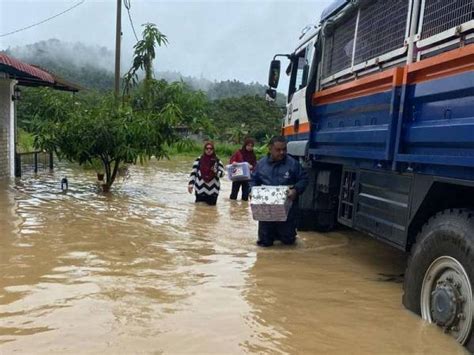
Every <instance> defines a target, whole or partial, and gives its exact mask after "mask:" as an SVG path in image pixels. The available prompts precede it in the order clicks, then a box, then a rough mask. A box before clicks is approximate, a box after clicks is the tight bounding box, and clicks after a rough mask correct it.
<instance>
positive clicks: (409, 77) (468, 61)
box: [403, 44, 474, 85]
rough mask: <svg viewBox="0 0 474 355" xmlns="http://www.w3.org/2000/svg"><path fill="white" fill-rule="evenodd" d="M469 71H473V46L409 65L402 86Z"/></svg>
mask: <svg viewBox="0 0 474 355" xmlns="http://www.w3.org/2000/svg"><path fill="white" fill-rule="evenodd" d="M471 70H474V44H471V45H469V46H466V47H463V48H458V49H454V50H452V51H449V52H447V53H442V54H439V55H437V56H434V57H431V58H428V59H424V60H422V61H420V62H416V63H412V64H409V65H408V66H407V72H406V75H405V77H404V80H403V84H405V85H406V84H415V83H419V82H423V81H428V80H433V79H438V78H443V77H446V76H451V75H455V74H460V73H464V72H466V71H471Z"/></svg>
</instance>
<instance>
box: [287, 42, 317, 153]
mask: <svg viewBox="0 0 474 355" xmlns="http://www.w3.org/2000/svg"><path fill="white" fill-rule="evenodd" d="M313 52H314V42H313V41H311V42H309V43H308V44H306V45H305V46H304V47H303V48H302V49H300V50H299V51H297V52H296V54H295V56H294V57H293V59H292V61H291V73H290V75H291V77H290V85H289V89H288V103H287V110H286V112H287V113H286V116H285V119H284V122H283V133H284V135H285V136H286V137H287V139H288V141H289V142H293V141H301V140H308V138H309V123H308V115H307V111H306V87H307V84H308V76H309V72H310V64H311V62H312V56H313ZM290 153H291V152H290ZM302 153H304V152H302Z"/></svg>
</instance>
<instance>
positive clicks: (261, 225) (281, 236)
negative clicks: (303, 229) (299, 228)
mask: <svg viewBox="0 0 474 355" xmlns="http://www.w3.org/2000/svg"><path fill="white" fill-rule="evenodd" d="M297 213H298V212H297V207H296V206H295V205H293V207H292V208H291V209H290V211H289V213H288V219H287V220H286V221H285V222H258V241H257V244H258V245H261V246H265V247H269V246H272V245H273V242H274V241H275V240H279V241H281V242H282V243H283V244H287V245H291V244H294V243H295V241H296V215H297Z"/></svg>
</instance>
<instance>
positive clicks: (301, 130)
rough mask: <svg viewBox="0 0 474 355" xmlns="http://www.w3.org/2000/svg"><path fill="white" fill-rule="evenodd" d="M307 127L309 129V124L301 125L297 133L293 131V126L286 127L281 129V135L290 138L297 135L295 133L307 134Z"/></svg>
mask: <svg viewBox="0 0 474 355" xmlns="http://www.w3.org/2000/svg"><path fill="white" fill-rule="evenodd" d="M309 127H310V124H309V122H304V123H301V124H300V125H299V127H298V130H297V131H295V126H294V125H291V126H286V127H283V128H282V134H283V135H284V136H292V135H294V134H297V133H307V132H309Z"/></svg>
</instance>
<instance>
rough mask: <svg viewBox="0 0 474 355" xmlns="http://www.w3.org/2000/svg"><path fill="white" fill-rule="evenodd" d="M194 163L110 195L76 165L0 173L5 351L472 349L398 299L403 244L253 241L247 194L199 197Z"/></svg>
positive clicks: (162, 166) (304, 237) (140, 175)
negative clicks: (191, 187) (192, 191)
mask: <svg viewBox="0 0 474 355" xmlns="http://www.w3.org/2000/svg"><path fill="white" fill-rule="evenodd" d="M189 165H190V162H189V161H162V162H153V163H150V164H149V165H148V166H146V167H134V168H132V169H131V177H130V178H129V179H127V181H125V182H119V183H118V185H117V186H116V191H114V193H113V194H107V195H103V194H100V193H97V190H96V188H95V187H94V186H91V183H90V180H91V179H92V174H91V173H89V174H88V173H84V172H83V171H81V170H76V169H74V168H71V167H68V166H62V167H60V168H59V169H58V170H57V171H56V172H55V173H54V174H51V175H44V176H40V177H38V178H34V177H30V178H25V179H23V180H22V181H21V182H17V183H16V184H13V185H12V184H8V183H7V182H4V183H1V184H0V233H1V234H0V353H11V352H14V351H18V352H21V353H32V352H34V353H37V352H40V353H46V352H57V353H91V352H92V353H103V352H106V353H117V352H120V353H136V352H144V353H161V352H163V353H203V352H205V353H219V354H220V353H242V352H259V353H318V352H319V353H325V352H339V353H347V352H351V353H354V352H366V353H386V352H392V353H415V352H416V353H426V354H432V353H463V349H462V348H461V347H460V346H458V345H457V344H455V343H454V342H453V341H452V340H451V338H449V337H447V336H445V335H443V334H442V333H441V332H440V331H438V329H436V328H435V327H432V326H428V325H426V324H425V323H423V322H422V321H421V320H420V319H419V318H418V317H416V316H414V315H412V314H411V313H409V312H408V311H406V310H404V309H403V308H402V306H401V302H400V298H401V284H400V283H397V282H396V281H400V277H399V275H400V274H401V273H403V268H404V263H405V257H404V256H403V255H401V254H400V253H398V252H396V251H394V250H393V249H391V248H388V247H386V246H384V245H381V244H380V243H377V242H375V241H373V240H371V239H369V238H367V237H364V236H361V235H359V234H356V233H353V232H349V231H341V232H337V233H331V234H328V235H319V234H316V233H301V235H300V239H299V241H298V244H297V245H296V246H295V247H284V246H276V247H275V248H273V249H265V250H260V249H257V247H256V246H255V239H256V223H255V222H254V221H253V220H252V219H251V216H250V215H249V210H248V205H247V203H246V202H242V201H230V200H229V199H228V195H229V193H230V183H229V182H224V183H223V188H222V191H221V194H220V197H219V200H218V204H217V206H207V205H203V204H194V198H193V196H192V195H189V194H188V193H187V192H186V184H187V178H188V176H187V175H188V167H189ZM64 176H67V177H68V180H69V190H68V191H67V192H62V191H61V189H60V181H61V178H62V177H64ZM386 281H389V282H386ZM392 281H395V282H392ZM355 344H357V345H355Z"/></svg>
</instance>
